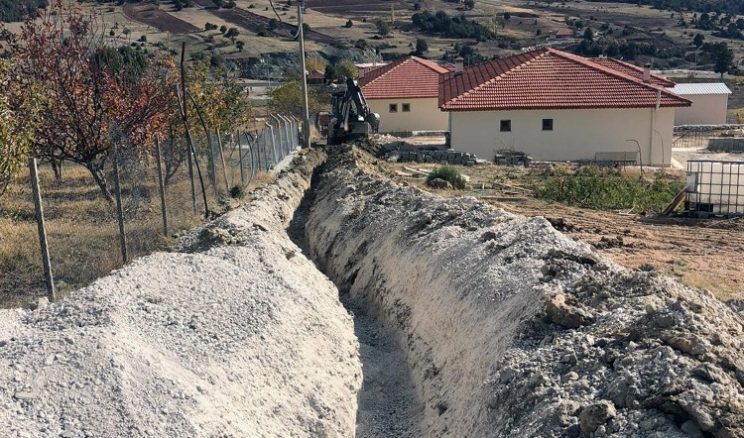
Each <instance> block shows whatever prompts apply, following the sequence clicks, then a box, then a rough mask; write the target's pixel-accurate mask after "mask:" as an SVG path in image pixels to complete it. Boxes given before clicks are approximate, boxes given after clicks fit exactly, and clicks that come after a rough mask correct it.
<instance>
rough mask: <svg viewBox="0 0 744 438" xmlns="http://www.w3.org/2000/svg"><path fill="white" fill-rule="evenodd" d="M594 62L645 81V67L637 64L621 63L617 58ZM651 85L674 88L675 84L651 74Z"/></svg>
mask: <svg viewBox="0 0 744 438" xmlns="http://www.w3.org/2000/svg"><path fill="white" fill-rule="evenodd" d="M592 61H594V62H596V63H598V64H601V65H604V66H605V67H609V68H611V69H614V70H618V71H621V72H623V73H625V74H627V75H630V76H633V77H634V78H636V79H640V80H643V67H639V66H637V65H635V64H631V63H629V62H625V61H621V60H619V59H615V58H594V59H592ZM651 83H652V84H655V85H661V86H663V87H673V86H674V82H672V81H670V80H669V79H667V78H665V77H662V76H659V75H655V74H651Z"/></svg>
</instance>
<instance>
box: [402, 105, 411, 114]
mask: <svg viewBox="0 0 744 438" xmlns="http://www.w3.org/2000/svg"><path fill="white" fill-rule="evenodd" d="M401 110H402V111H403V112H404V113H410V112H411V104H410V103H404V104H403V108H401Z"/></svg>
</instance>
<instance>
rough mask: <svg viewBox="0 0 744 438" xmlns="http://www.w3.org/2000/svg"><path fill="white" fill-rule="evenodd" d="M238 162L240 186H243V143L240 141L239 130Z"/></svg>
mask: <svg viewBox="0 0 744 438" xmlns="http://www.w3.org/2000/svg"><path fill="white" fill-rule="evenodd" d="M238 162H240V186H241V187H244V186H245V176H244V175H243V143H242V142H241V141H240V131H238Z"/></svg>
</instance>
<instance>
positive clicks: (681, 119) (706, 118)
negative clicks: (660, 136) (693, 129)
mask: <svg viewBox="0 0 744 438" xmlns="http://www.w3.org/2000/svg"><path fill="white" fill-rule="evenodd" d="M680 96H682V97H684V98H685V99H690V100H691V101H692V106H688V107H683V108H677V112H676V114H675V116H674V124H675V125H722V124H724V123H726V111H727V110H728V94H689V95H684V94H680Z"/></svg>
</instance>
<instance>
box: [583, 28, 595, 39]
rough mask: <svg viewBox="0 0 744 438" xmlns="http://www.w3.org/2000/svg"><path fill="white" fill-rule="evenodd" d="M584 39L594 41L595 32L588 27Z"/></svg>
mask: <svg viewBox="0 0 744 438" xmlns="http://www.w3.org/2000/svg"><path fill="white" fill-rule="evenodd" d="M584 39H585V40H586V41H594V31H593V30H592V28H591V27H587V28H586V30H585V31H584Z"/></svg>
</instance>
